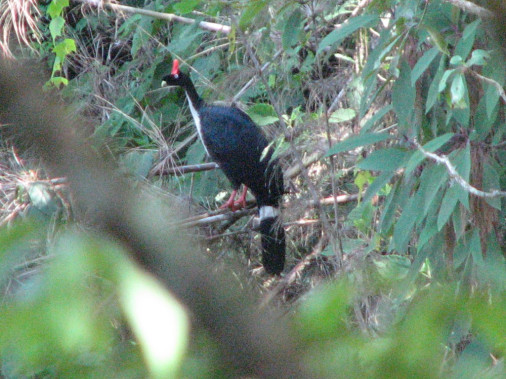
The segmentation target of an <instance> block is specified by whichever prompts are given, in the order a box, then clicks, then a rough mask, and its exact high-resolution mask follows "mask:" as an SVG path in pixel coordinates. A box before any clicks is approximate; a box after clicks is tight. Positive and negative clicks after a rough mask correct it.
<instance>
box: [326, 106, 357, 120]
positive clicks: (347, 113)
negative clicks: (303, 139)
mask: <svg viewBox="0 0 506 379" xmlns="http://www.w3.org/2000/svg"><path fill="white" fill-rule="evenodd" d="M356 115H357V112H355V110H354V109H351V108H341V109H338V110H337V111H335V112H334V113H332V114H331V115H330V117H329V122H335V123H339V122H345V121H350V120H353V119H354V118H355V116H356Z"/></svg>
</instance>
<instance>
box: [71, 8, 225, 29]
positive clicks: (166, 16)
mask: <svg viewBox="0 0 506 379" xmlns="http://www.w3.org/2000/svg"><path fill="white" fill-rule="evenodd" d="M77 1H79V2H81V3H83V4H86V5H90V6H96V7H107V8H109V9H112V10H113V11H115V12H126V13H132V14H140V15H143V16H149V17H153V18H157V19H160V20H166V21H177V22H181V23H183V24H194V23H195V22H196V21H195V20H194V19H192V18H187V17H182V16H177V15H175V14H172V13H162V12H156V11H151V10H148V9H142V8H135V7H129V6H127V5H121V4H115V3H111V2H110V1H109V0H103V1H97V0H77ZM199 26H200V28H202V29H204V30H209V31H211V32H221V33H224V34H229V33H230V30H231V28H230V26H228V25H222V24H217V23H215V22H207V21H201V22H199Z"/></svg>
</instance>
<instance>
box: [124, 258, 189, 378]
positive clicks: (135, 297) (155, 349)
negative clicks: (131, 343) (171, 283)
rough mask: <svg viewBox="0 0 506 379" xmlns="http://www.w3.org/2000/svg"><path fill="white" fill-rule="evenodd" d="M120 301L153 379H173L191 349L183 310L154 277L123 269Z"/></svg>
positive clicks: (130, 268) (129, 267) (187, 325)
mask: <svg viewBox="0 0 506 379" xmlns="http://www.w3.org/2000/svg"><path fill="white" fill-rule="evenodd" d="M123 266H124V267H122V269H123V270H122V272H121V273H120V278H119V298H120V302H121V305H122V308H123V310H124V312H125V316H126V318H127V319H128V321H129V323H130V326H131V327H132V330H133V331H134V333H135V335H136V336H137V339H138V341H139V344H140V346H141V349H142V351H143V354H144V357H145V360H146V363H147V365H148V368H149V370H150V372H151V375H152V377H153V378H174V377H176V373H177V370H178V368H179V366H180V364H181V360H182V358H183V355H184V352H185V350H186V347H187V345H188V334H189V321H188V317H187V315H186V312H185V310H184V308H183V307H182V306H181V304H179V302H178V301H177V300H176V299H175V298H174V297H173V296H172V295H171V294H170V293H169V292H168V291H167V290H166V289H165V288H164V287H163V286H162V285H161V284H160V282H158V281H157V280H155V279H154V278H153V277H152V276H151V275H148V274H146V273H145V272H143V271H141V270H140V269H138V268H136V267H135V266H133V265H126V264H124V265H123Z"/></svg>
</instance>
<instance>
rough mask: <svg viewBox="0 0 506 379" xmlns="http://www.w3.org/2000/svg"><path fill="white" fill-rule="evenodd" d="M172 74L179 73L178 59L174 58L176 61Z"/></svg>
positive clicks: (173, 63)
mask: <svg viewBox="0 0 506 379" xmlns="http://www.w3.org/2000/svg"><path fill="white" fill-rule="evenodd" d="M170 74H171V75H179V61H178V60H177V59H174V62H172V71H171V73H170Z"/></svg>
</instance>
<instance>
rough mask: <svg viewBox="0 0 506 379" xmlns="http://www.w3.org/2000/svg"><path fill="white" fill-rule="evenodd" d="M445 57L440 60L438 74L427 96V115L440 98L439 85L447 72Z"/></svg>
mask: <svg viewBox="0 0 506 379" xmlns="http://www.w3.org/2000/svg"><path fill="white" fill-rule="evenodd" d="M445 62H446V59H445V56H444V55H443V56H442V57H441V59H440V60H439V68H438V70H437V72H436V75H435V76H434V79H432V83H431V84H430V87H429V92H428V94H427V101H426V103H425V113H426V114H427V113H428V112H429V111H430V110H431V108H432V107H433V106H434V104H435V103H436V100H437V99H438V97H439V91H438V89H439V83H440V82H441V79H442V78H443V75H444V72H445Z"/></svg>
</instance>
